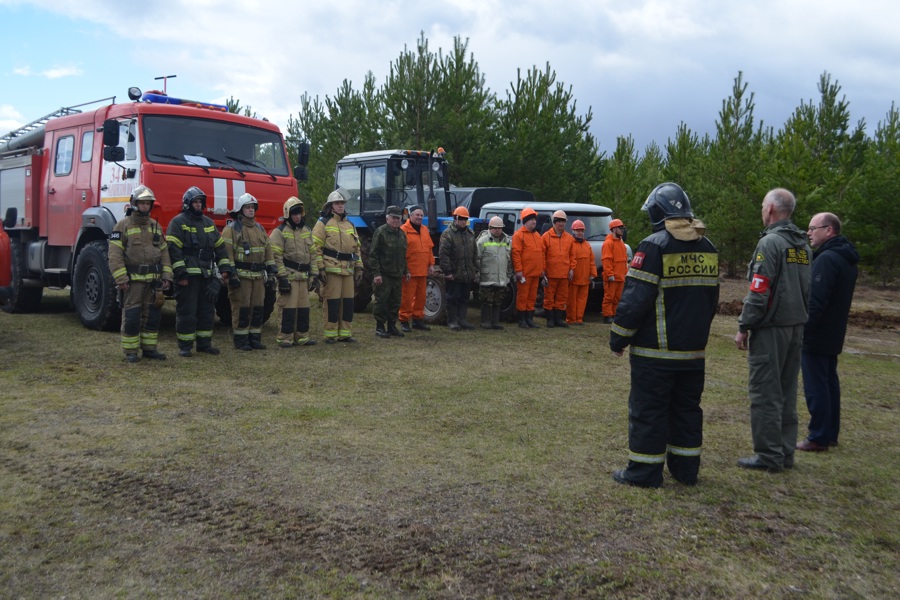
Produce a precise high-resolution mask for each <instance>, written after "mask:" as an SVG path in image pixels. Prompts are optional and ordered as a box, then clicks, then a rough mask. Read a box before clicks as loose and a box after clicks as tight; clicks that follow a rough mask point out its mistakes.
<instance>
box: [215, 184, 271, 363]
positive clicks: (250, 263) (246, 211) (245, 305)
mask: <svg viewBox="0 0 900 600" xmlns="http://www.w3.org/2000/svg"><path fill="white" fill-rule="evenodd" d="M258 208H259V202H257V200H256V198H254V197H253V196H251V195H250V194H243V195H242V196H241V197H239V198H238V199H237V202H235V206H234V210H233V211H232V212H231V217H232V218H233V219H234V220H233V221H232V222H231V223H229V224H228V227H226V228H225V230H224V231H223V232H222V237H223V238H224V239H225V249H226V250H227V252H228V260H229V261H231V264H232V265H234V270H235V272H234V273H233V274H232V276H231V277H229V279H228V300H230V301H231V328H232V332H233V335H234V347H235V348H237V349H238V350H265V349H266V346H265V344H263V343H262V327H263V320H264V317H265V314H264V306H265V301H266V276H267V275H268V276H270V277H272V278H274V276H275V275H277V273H278V268H277V267H276V266H275V256H274V254H273V253H272V245H271V244H270V243H269V236H267V235H266V230H265V229H263V226H262V225H260V224H259V223H257V222H256V210H257V209H258ZM273 281H274V279H273Z"/></svg>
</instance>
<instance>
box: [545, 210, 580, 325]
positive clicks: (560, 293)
mask: <svg viewBox="0 0 900 600" xmlns="http://www.w3.org/2000/svg"><path fill="white" fill-rule="evenodd" d="M567 220H568V217H567V216H566V213H565V212H563V211H561V210H558V211H556V212H555V213H553V227H552V228H551V229H549V230H547V233H545V234H544V235H542V236H541V240H542V241H543V243H544V264H545V272H546V277H547V287H546V288H545V289H544V314H545V315H546V317H547V327H568V326H569V325H568V323H566V302H567V301H568V298H569V282H570V281H572V278H573V277H574V275H575V238H573V237H572V234H571V233H569V232H568V231H566V221H567Z"/></svg>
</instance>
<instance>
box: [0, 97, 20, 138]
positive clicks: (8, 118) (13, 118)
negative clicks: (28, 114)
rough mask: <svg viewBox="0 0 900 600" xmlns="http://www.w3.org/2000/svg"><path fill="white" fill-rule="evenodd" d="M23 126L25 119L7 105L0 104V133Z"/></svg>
mask: <svg viewBox="0 0 900 600" xmlns="http://www.w3.org/2000/svg"><path fill="white" fill-rule="evenodd" d="M24 124H25V117H23V116H22V113H20V112H19V111H17V110H16V109H15V108H14V107H12V106H10V105H9V104H0V132H2V133H6V132H8V131H12V130H13V129H18V128H19V127H21V126H22V125H24Z"/></svg>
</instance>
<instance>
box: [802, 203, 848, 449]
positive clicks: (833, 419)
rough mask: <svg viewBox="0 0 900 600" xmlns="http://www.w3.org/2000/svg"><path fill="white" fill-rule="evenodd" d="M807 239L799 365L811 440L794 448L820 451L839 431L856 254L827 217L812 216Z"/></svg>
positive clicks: (835, 439) (838, 225)
mask: <svg viewBox="0 0 900 600" xmlns="http://www.w3.org/2000/svg"><path fill="white" fill-rule="evenodd" d="M807 235H809V244H810V245H811V246H812V247H813V248H815V251H814V252H813V263H812V277H811V282H810V288H809V320H807V322H806V325H805V326H804V328H803V350H802V352H801V355H800V366H801V369H802V371H803V392H804V394H805V395H806V406H807V407H808V408H809V414H810V419H809V436H808V437H807V438H806V439H805V440H803V441H801V442H799V443H798V444H797V450H803V451H805V452H822V451H825V450H828V447H829V446H836V445H837V443H838V433H839V431H840V428H841V382H840V381H839V380H838V374H837V362H838V354H840V353H841V350H843V347H844V335H845V334H846V333H847V319H848V317H849V315H850V302H851V300H852V299H853V289H854V288H855V287H856V276H857V267H856V265H857V263H858V262H859V254H858V253H857V252H856V248H855V247H854V246H853V244H852V243H851V242H850V241H849V240H848V239H847V238H846V237H844V236H843V235H841V220H840V219H838V218H837V216H835V215H833V214H831V213H819V214H817V215H815V216H813V218H812V219H810V221H809V229H808V230H807Z"/></svg>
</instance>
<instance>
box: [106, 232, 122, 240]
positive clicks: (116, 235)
mask: <svg viewBox="0 0 900 600" xmlns="http://www.w3.org/2000/svg"><path fill="white" fill-rule="evenodd" d="M109 239H111V240H121V239H122V232H121V231H113V232H112V233H110V234H109Z"/></svg>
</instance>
